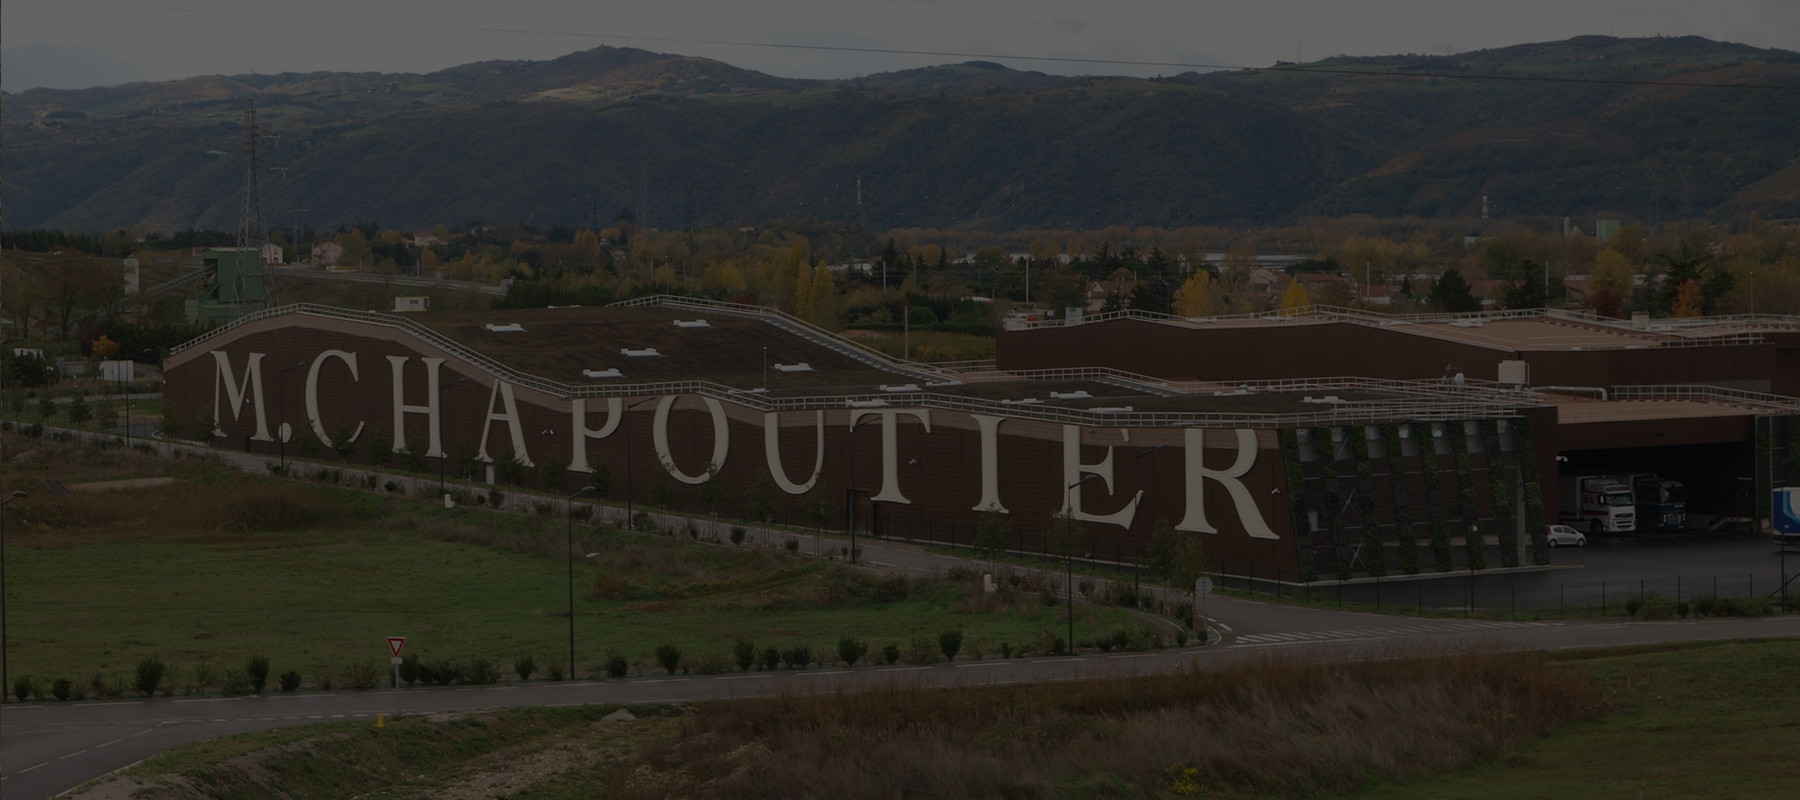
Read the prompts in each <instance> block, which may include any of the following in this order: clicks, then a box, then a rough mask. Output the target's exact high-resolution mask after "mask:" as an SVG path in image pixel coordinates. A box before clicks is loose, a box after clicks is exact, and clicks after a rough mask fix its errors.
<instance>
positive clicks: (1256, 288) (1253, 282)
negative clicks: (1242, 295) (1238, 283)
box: [1250, 267, 1287, 295]
mask: <svg viewBox="0 0 1800 800" xmlns="http://www.w3.org/2000/svg"><path fill="white" fill-rule="evenodd" d="M1286 290H1287V274H1286V273H1283V272H1279V271H1277V270H1272V269H1269V268H1268V267H1257V268H1256V269H1253V270H1250V291H1252V292H1256V293H1258V294H1265V295H1267V294H1280V293H1282V292H1284V291H1286Z"/></svg>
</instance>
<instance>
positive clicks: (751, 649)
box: [731, 639, 756, 672]
mask: <svg viewBox="0 0 1800 800" xmlns="http://www.w3.org/2000/svg"><path fill="white" fill-rule="evenodd" d="M731 655H732V656H733V657H734V658H736V660H737V665H738V671H739V672H749V671H750V668H751V667H753V666H756V645H754V644H752V643H751V642H750V641H749V640H748V639H739V640H737V643H736V644H733V645H732V646H731Z"/></svg>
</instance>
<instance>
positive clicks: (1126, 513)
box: [1062, 425, 1144, 528]
mask: <svg viewBox="0 0 1800 800" xmlns="http://www.w3.org/2000/svg"><path fill="white" fill-rule="evenodd" d="M1125 440H1126V441H1131V437H1130V435H1129V434H1127V435H1126V437H1125ZM1112 457H1113V451H1112V448H1111V447H1108V448H1106V457H1105V458H1103V459H1100V463H1098V464H1083V463H1081V426H1080V425H1064V426H1063V486H1062V488H1063V508H1062V513H1064V514H1068V515H1070V516H1072V517H1074V518H1075V519H1078V520H1085V521H1087V522H1110V523H1112V524H1114V525H1117V526H1119V527H1121V528H1129V527H1131V520H1132V518H1133V517H1136V516H1137V507H1138V503H1139V502H1140V501H1142V500H1143V499H1144V490H1142V489H1139V490H1138V492H1137V494H1134V495H1132V496H1131V502H1129V503H1126V504H1125V507H1124V508H1121V509H1119V510H1118V511H1115V512H1113V513H1111V514H1104V515H1103V514H1088V513H1086V512H1083V511H1082V510H1081V487H1080V486H1078V485H1075V484H1077V483H1078V482H1079V481H1081V480H1082V477H1081V476H1082V475H1084V474H1085V475H1098V476H1100V480H1101V482H1103V483H1105V484H1106V493H1107V494H1112V482H1113V479H1112Z"/></svg>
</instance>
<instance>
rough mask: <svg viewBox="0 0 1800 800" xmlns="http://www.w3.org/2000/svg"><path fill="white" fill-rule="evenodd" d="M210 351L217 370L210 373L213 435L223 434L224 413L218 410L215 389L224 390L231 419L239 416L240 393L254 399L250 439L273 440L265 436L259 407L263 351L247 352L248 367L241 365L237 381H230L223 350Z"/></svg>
mask: <svg viewBox="0 0 1800 800" xmlns="http://www.w3.org/2000/svg"><path fill="white" fill-rule="evenodd" d="M212 354H213V361H214V362H215V363H217V364H218V367H219V368H218V370H217V371H215V372H214V373H213V435H214V436H224V435H225V427H224V426H225V415H224V414H221V413H219V390H220V389H224V390H225V399H226V400H227V401H229V402H230V404H231V418H232V419H233V420H236V419H238V418H239V417H241V416H243V413H244V411H243V409H244V396H245V395H246V394H247V395H249V396H250V397H251V398H252V400H254V402H255V405H256V434H255V435H253V436H251V437H250V438H251V439H254V440H256V441H259V442H273V441H275V438H274V437H272V436H270V435H269V415H268V413H267V412H265V411H264V410H263V391H262V360H263V354H262V353H251V354H250V363H249V365H248V366H246V367H244V380H243V382H241V383H240V382H238V381H234V380H232V378H233V376H232V374H231V357H230V356H228V355H226V354H225V351H223V350H214V351H212Z"/></svg>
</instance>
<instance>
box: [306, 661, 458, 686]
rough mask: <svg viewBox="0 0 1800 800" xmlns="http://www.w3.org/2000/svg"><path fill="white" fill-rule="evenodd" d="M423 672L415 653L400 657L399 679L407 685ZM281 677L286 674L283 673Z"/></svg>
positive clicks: (411, 683)
mask: <svg viewBox="0 0 1800 800" xmlns="http://www.w3.org/2000/svg"><path fill="white" fill-rule="evenodd" d="M423 674H424V673H423V671H422V670H421V669H420V668H419V656H418V654H417V653H408V654H406V655H404V656H401V657H400V680H403V681H406V685H407V686H411V685H413V684H415V683H418V682H419V678H420V676H421V675H423ZM282 677H286V676H285V675H284V676H282Z"/></svg>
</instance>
